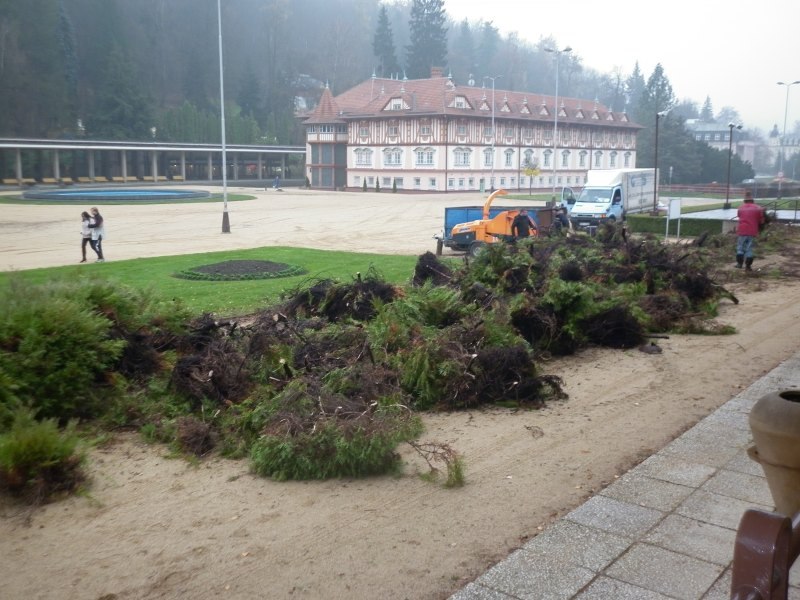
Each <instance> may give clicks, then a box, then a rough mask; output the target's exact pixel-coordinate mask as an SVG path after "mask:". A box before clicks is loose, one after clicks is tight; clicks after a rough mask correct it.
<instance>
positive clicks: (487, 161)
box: [483, 148, 494, 167]
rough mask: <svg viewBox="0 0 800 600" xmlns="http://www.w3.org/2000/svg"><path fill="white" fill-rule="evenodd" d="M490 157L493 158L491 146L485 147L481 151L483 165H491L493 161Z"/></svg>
mask: <svg viewBox="0 0 800 600" xmlns="http://www.w3.org/2000/svg"><path fill="white" fill-rule="evenodd" d="M492 158H493V157H492V149H491V148H486V150H484V151H483V166H484V167H491V166H492V164H493V163H494V161H493V160H492Z"/></svg>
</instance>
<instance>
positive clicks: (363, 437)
mask: <svg viewBox="0 0 800 600" xmlns="http://www.w3.org/2000/svg"><path fill="white" fill-rule="evenodd" d="M421 431H422V425H421V422H420V420H419V418H418V417H416V416H414V415H413V414H412V413H411V412H410V411H409V410H408V409H407V408H406V407H405V406H403V405H400V404H395V403H392V401H391V400H390V399H380V398H379V399H375V400H372V401H368V402H365V401H359V400H352V399H348V398H346V397H344V396H341V395H338V394H332V393H329V392H325V391H324V390H322V389H316V390H315V389H311V388H309V387H308V384H307V383H305V382H298V383H296V384H292V385H290V386H289V387H287V388H286V389H285V390H284V391H283V392H281V394H279V396H278V397H277V398H276V399H275V401H274V412H273V413H272V414H271V415H270V417H269V418H268V419H267V420H266V421H265V422H264V424H263V428H262V432H261V436H260V437H259V439H258V440H257V441H256V442H255V443H254V444H253V446H252V449H251V452H250V459H251V465H252V468H253V470H254V471H255V472H256V473H258V474H260V475H264V476H268V477H272V478H274V479H278V480H285V479H326V478H329V477H363V476H366V475H374V474H379V473H386V472H388V471H392V470H394V469H397V468H398V466H399V460H400V459H399V455H398V454H397V452H396V448H397V446H398V444H400V443H401V442H403V441H408V440H412V439H414V438H416V437H417V436H418V435H419V434H420V433H421Z"/></svg>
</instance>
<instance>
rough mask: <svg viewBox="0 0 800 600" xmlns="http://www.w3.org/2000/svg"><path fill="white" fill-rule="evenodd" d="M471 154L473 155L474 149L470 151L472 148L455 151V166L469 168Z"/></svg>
mask: <svg viewBox="0 0 800 600" xmlns="http://www.w3.org/2000/svg"><path fill="white" fill-rule="evenodd" d="M471 154H472V149H470V148H456V149H455V150H454V155H455V166H456V167H468V166H470V155H471Z"/></svg>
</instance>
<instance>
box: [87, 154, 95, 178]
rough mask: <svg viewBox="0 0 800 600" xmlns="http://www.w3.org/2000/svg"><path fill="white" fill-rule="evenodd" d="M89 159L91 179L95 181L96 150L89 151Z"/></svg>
mask: <svg viewBox="0 0 800 600" xmlns="http://www.w3.org/2000/svg"><path fill="white" fill-rule="evenodd" d="M87 158H88V159H89V160H88V162H89V179H91V180H92V181H94V150H89V154H88V155H87Z"/></svg>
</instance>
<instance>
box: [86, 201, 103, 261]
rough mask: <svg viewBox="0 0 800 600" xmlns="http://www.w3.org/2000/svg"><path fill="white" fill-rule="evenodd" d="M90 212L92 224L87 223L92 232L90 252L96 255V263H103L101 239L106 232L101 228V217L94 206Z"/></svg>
mask: <svg viewBox="0 0 800 600" xmlns="http://www.w3.org/2000/svg"><path fill="white" fill-rule="evenodd" d="M91 212H92V222H90V223H89V229H91V230H92V241H91V244H92V250H94V251H95V252H96V253H97V261H96V262H105V261H106V260H105V258H103V237H104V236H105V234H106V230H105V228H104V227H103V216H102V215H101V214H100V211H99V210H97V207H96V206H95V207H93V208H92V210H91Z"/></svg>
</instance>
